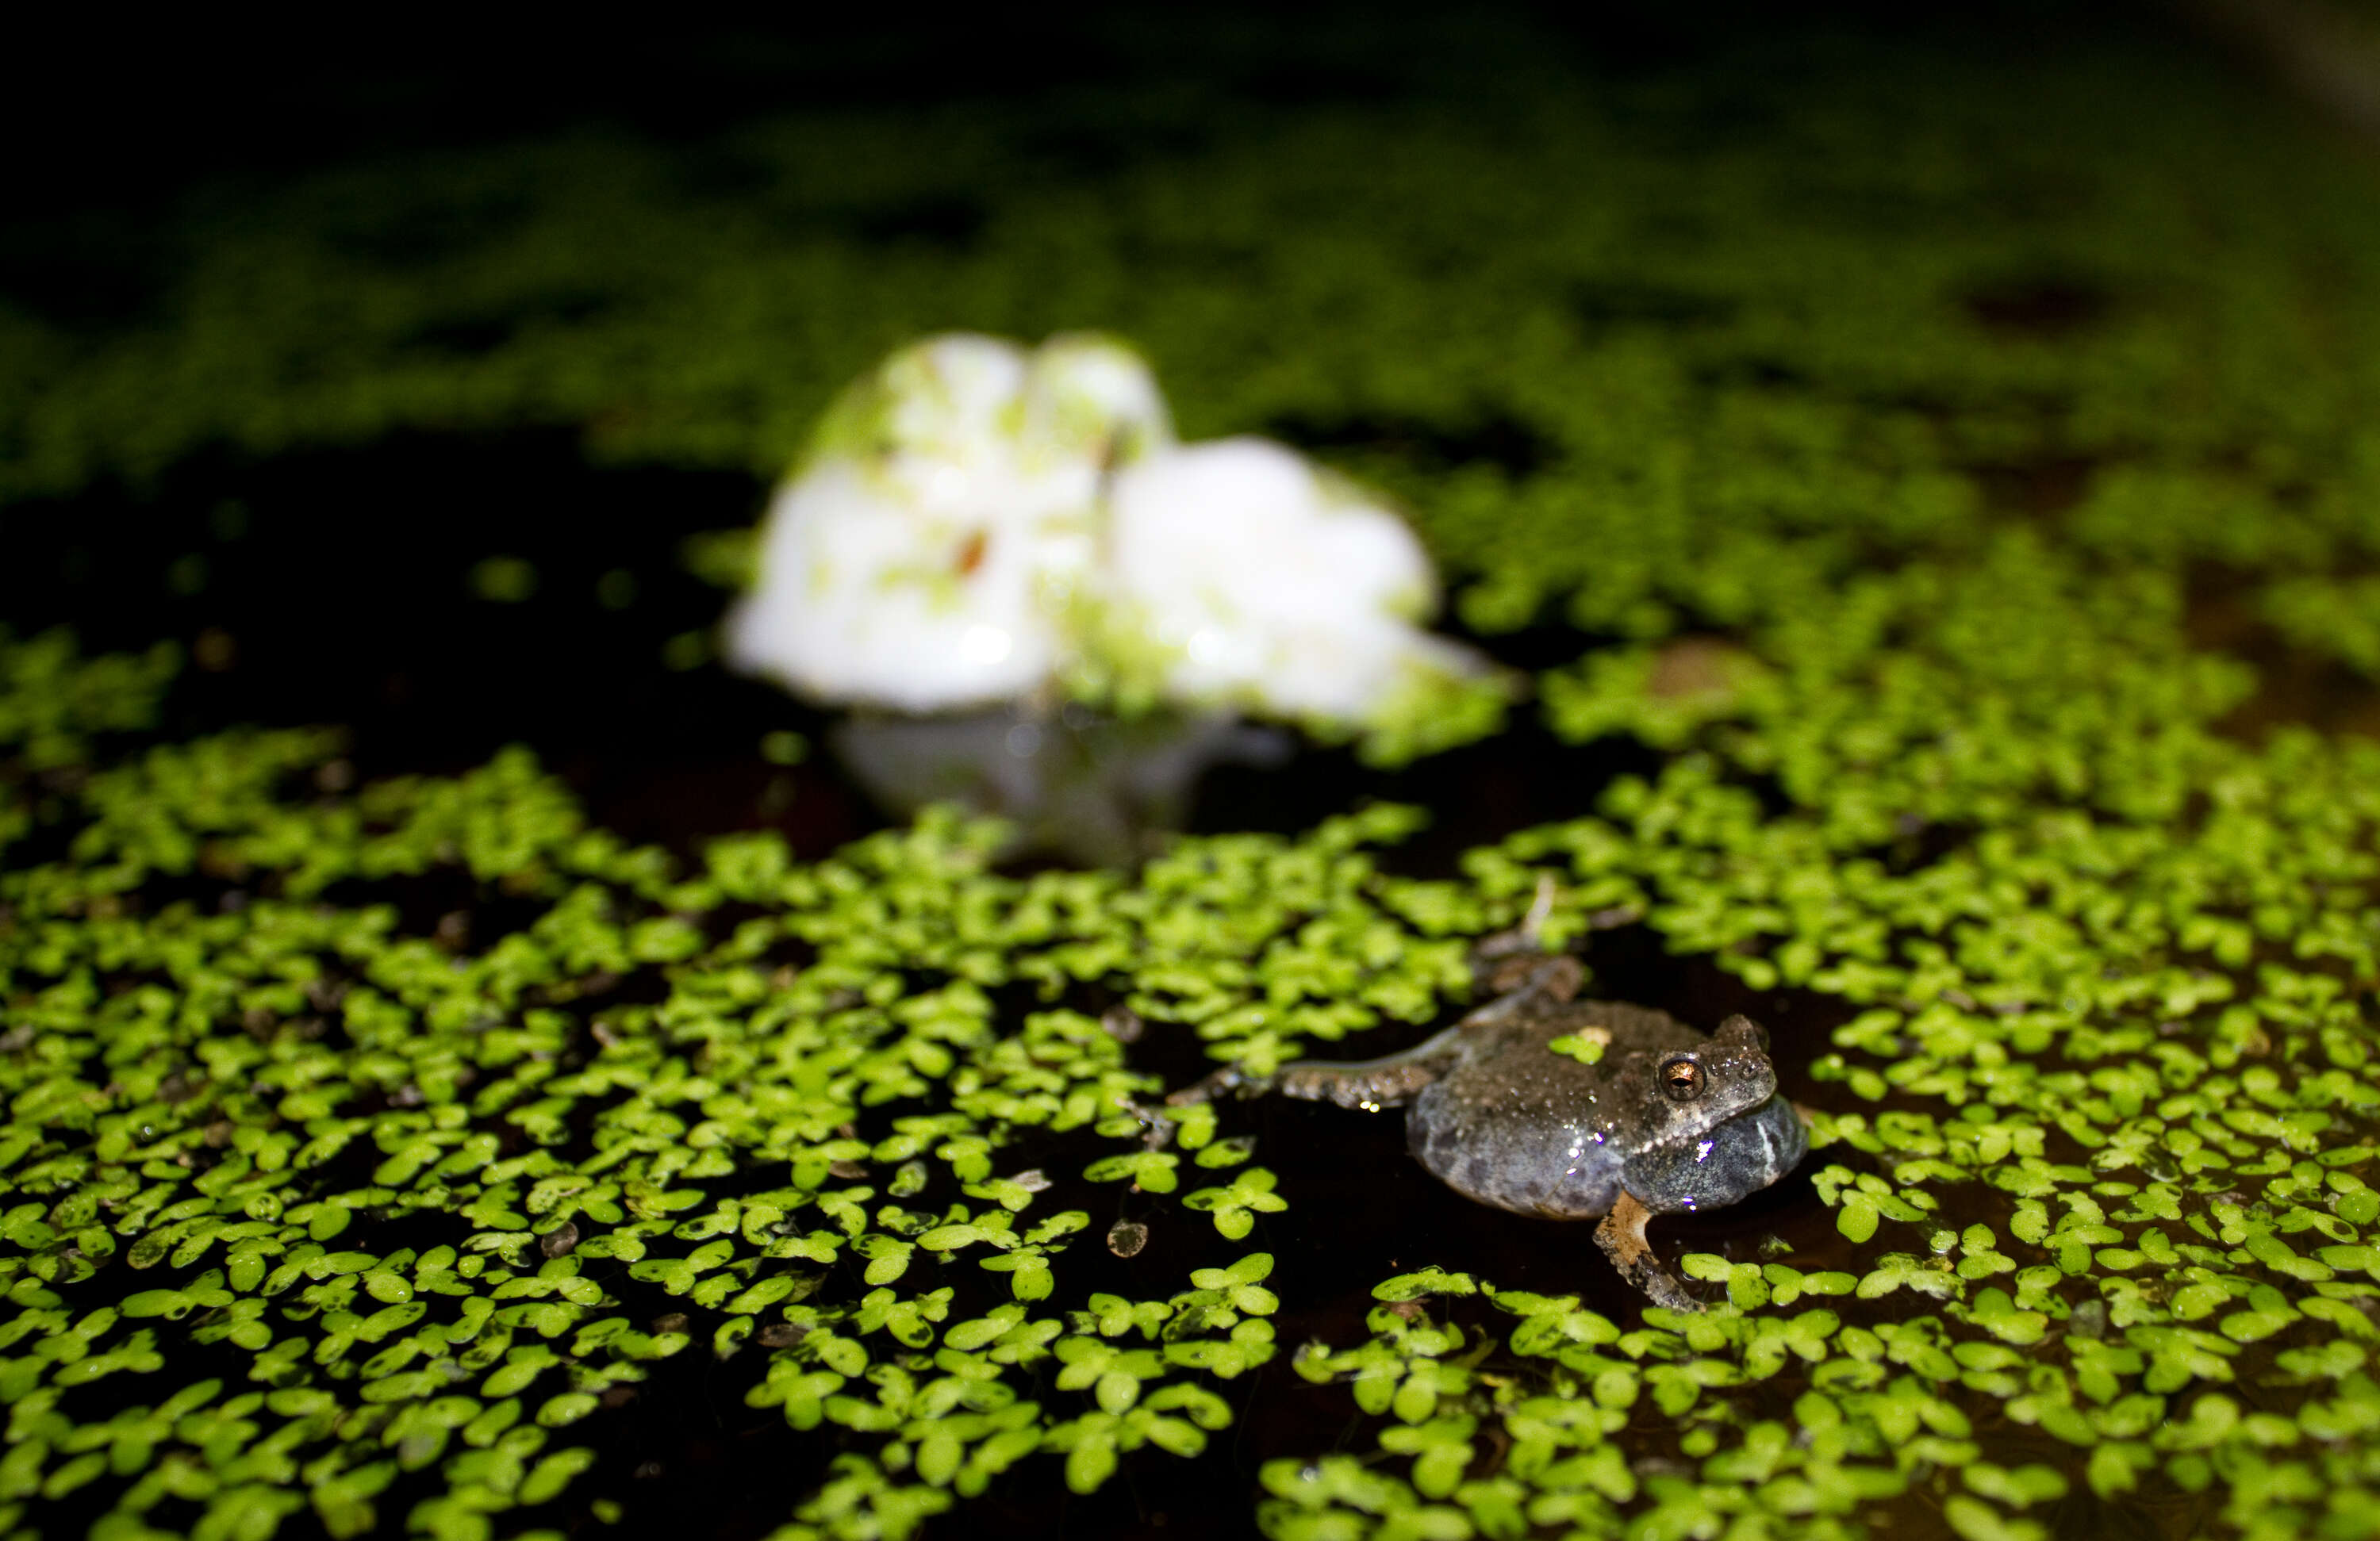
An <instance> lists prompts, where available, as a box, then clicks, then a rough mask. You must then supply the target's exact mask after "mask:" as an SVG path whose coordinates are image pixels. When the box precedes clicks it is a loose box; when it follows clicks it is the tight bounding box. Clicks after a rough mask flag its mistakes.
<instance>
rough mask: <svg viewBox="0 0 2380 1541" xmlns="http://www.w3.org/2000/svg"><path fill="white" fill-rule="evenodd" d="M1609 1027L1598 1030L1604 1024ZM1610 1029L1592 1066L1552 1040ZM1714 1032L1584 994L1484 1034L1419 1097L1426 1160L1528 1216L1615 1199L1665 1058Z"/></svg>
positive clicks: (1420, 1144) (1442, 1176) (1589, 1210)
mask: <svg viewBox="0 0 2380 1541" xmlns="http://www.w3.org/2000/svg"><path fill="white" fill-rule="evenodd" d="M1598 1030H1599V1032H1598ZM1581 1033H1585V1034H1588V1035H1591V1036H1600V1034H1601V1033H1608V1034H1609V1043H1608V1044H1607V1046H1606V1048H1605V1050H1604V1054H1603V1058H1602V1059H1601V1060H1600V1061H1598V1062H1597V1063H1595V1064H1592V1065H1587V1064H1582V1063H1580V1062H1578V1061H1577V1060H1575V1059H1573V1058H1572V1057H1571V1056H1569V1055H1567V1054H1558V1053H1555V1052H1554V1051H1553V1050H1550V1049H1549V1048H1548V1047H1547V1046H1548V1044H1550V1043H1551V1042H1552V1041H1553V1040H1554V1039H1555V1038H1557V1037H1563V1036H1565V1035H1570V1034H1581ZM1708 1041H1709V1040H1708V1038H1707V1037H1705V1035H1703V1034H1701V1033H1699V1032H1696V1031H1695V1030H1694V1028H1692V1027H1689V1026H1687V1025H1685V1024H1684V1023H1682V1022H1680V1021H1678V1020H1677V1019H1676V1018H1675V1017H1673V1016H1670V1014H1669V1013H1666V1012H1657V1011H1653V1010H1651V1009H1649V1008H1647V1007H1644V1006H1632V1005H1628V1004H1625V1003H1624V1002H1621V1001H1573V1002H1571V1003H1569V1004H1567V1005H1563V1006H1560V1007H1558V1008H1555V1009H1553V1010H1551V1011H1548V1012H1544V1013H1536V1014H1533V1015H1532V1016H1530V1017H1528V1018H1527V1019H1525V1020H1516V1021H1512V1022H1510V1023H1507V1024H1504V1025H1500V1026H1498V1027H1496V1028H1495V1029H1493V1030H1491V1031H1488V1032H1486V1033H1482V1034H1481V1035H1480V1036H1479V1037H1478V1039H1477V1040H1476V1041H1475V1042H1473V1043H1470V1044H1466V1045H1465V1047H1464V1053H1463V1058H1462V1060H1461V1061H1460V1062H1458V1063H1457V1064H1456V1065H1455V1066H1454V1068H1453V1069H1451V1070H1450V1071H1449V1072H1447V1073H1446V1074H1444V1075H1443V1076H1441V1077H1440V1078H1439V1080H1438V1081H1436V1082H1435V1083H1433V1084H1432V1085H1431V1086H1428V1087H1427V1089H1426V1090H1424V1091H1423V1092H1422V1093H1421V1095H1420V1096H1419V1097H1418V1098H1415V1101H1414V1104H1413V1108H1412V1110H1411V1111H1410V1112H1409V1113H1407V1114H1406V1117H1405V1135H1406V1139H1407V1142H1408V1144H1409V1145H1410V1146H1411V1147H1412V1150H1413V1153H1414V1156H1415V1159H1417V1160H1419V1161H1420V1162H1421V1164H1422V1165H1423V1166H1424V1167H1426V1168H1427V1169H1428V1171H1430V1172H1431V1174H1432V1175H1434V1176H1436V1177H1437V1178H1439V1180H1440V1181H1441V1182H1443V1183H1446V1184H1447V1185H1448V1186H1449V1187H1451V1188H1453V1189H1454V1190H1455V1191H1456V1192H1458V1193H1461V1194H1463V1195H1466V1196H1468V1197H1471V1198H1474V1199H1476V1200H1478V1201H1479V1202H1480V1203H1482V1204H1492V1205H1495V1206H1496V1207H1499V1208H1502V1209H1513V1210H1518V1211H1519V1212H1521V1213H1523V1214H1536V1215H1549V1216H1555V1217H1560V1218H1563V1219H1580V1218H1585V1217H1588V1216H1593V1215H1600V1214H1602V1213H1604V1212H1605V1211H1606V1210H1608V1209H1609V1208H1610V1207H1611V1204H1612V1200H1613V1198H1614V1197H1615V1196H1616V1195H1618V1193H1619V1188H1620V1176H1621V1167H1622V1166H1623V1165H1624V1164H1625V1162H1626V1161H1627V1159H1628V1158H1629V1157H1630V1156H1631V1155H1632V1154H1633V1153H1634V1152H1635V1150H1636V1149H1638V1148H1640V1142H1639V1141H1638V1139H1637V1138H1636V1137H1635V1136H1636V1135H1637V1134H1638V1133H1639V1131H1638V1129H1637V1127H1636V1124H1635V1121H1636V1120H1637V1119H1638V1118H1639V1116H1640V1110H1642V1109H1643V1108H1644V1107H1645V1102H1646V1099H1647V1098H1651V1097H1653V1096H1655V1095H1657V1094H1656V1093H1655V1091H1654V1087H1653V1075H1654V1071H1655V1068H1656V1067H1657V1066H1658V1064H1659V1062H1661V1061H1662V1060H1663V1059H1664V1058H1666V1057H1667V1056H1669V1055H1670V1054H1673V1053H1675V1052H1677V1051H1679V1050H1694V1049H1698V1048H1700V1047H1702V1046H1703V1045H1704V1044H1706V1043H1707V1042H1708Z"/></svg>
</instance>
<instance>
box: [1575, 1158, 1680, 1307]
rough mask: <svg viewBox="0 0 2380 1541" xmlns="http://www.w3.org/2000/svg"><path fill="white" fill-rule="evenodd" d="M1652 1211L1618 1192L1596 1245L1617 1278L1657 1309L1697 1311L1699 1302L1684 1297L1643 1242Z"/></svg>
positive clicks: (1597, 1230)
mask: <svg viewBox="0 0 2380 1541" xmlns="http://www.w3.org/2000/svg"><path fill="white" fill-rule="evenodd" d="M1652 1218H1653V1211H1652V1210H1650V1209H1647V1208H1645V1206H1644V1205H1643V1204H1642V1203H1641V1202H1640V1201H1639V1200H1638V1199H1637V1197H1636V1195H1634V1194H1632V1193H1630V1192H1629V1191H1628V1190H1627V1189H1625V1188H1622V1189H1621V1190H1620V1196H1619V1197H1618V1198H1616V1199H1614V1200H1613V1201H1612V1205H1611V1212H1610V1213H1609V1214H1607V1215H1605V1216H1604V1217H1603V1223H1602V1224H1601V1225H1598V1226H1597V1227H1596V1228H1595V1241H1596V1244H1597V1245H1598V1246H1600V1247H1601V1248H1603V1253H1604V1256H1607V1257H1609V1258H1610V1259H1611V1266H1612V1267H1613V1268H1618V1269H1619V1270H1620V1277H1621V1278H1622V1279H1624V1280H1628V1282H1629V1283H1631V1284H1633V1285H1635V1286H1636V1288H1637V1289H1639V1290H1642V1291H1643V1292H1645V1296H1646V1298H1648V1299H1650V1300H1651V1301H1652V1303H1653V1304H1656V1305H1666V1306H1668V1307H1669V1308H1670V1310H1672V1311H1699V1310H1701V1309H1702V1308H1703V1306H1702V1302H1700V1301H1698V1300H1696V1299H1695V1298H1694V1296H1692V1295H1690V1294H1688V1293H1686V1287H1685V1286H1684V1285H1682V1284H1681V1283H1679V1282H1678V1280H1677V1276H1676V1275H1674V1274H1672V1273H1670V1270H1669V1269H1668V1268H1664V1267H1662V1266H1661V1258H1660V1255H1659V1254H1658V1253H1656V1252H1655V1251H1654V1250H1653V1244H1652V1243H1651V1242H1650V1241H1648V1240H1647V1239H1646V1238H1645V1222H1646V1221H1647V1220H1650V1219H1652Z"/></svg>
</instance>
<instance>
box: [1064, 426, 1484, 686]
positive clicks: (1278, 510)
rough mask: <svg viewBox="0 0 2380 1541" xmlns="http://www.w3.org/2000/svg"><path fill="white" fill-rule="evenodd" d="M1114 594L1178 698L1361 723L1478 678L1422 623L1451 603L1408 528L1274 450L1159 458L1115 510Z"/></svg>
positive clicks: (1234, 446) (1140, 471) (1134, 479)
mask: <svg viewBox="0 0 2380 1541" xmlns="http://www.w3.org/2000/svg"><path fill="white" fill-rule="evenodd" d="M1110 519H1111V526H1110V533H1109V540H1110V563H1111V566H1110V571H1109V574H1108V576H1109V578H1110V580H1111V588H1110V593H1111V602H1112V603H1113V604H1114V605H1115V606H1116V608H1117V611H1118V613H1119V617H1120V619H1122V620H1123V624H1124V625H1136V626H1137V627H1138V628H1139V629H1140V630H1141V632H1142V634H1143V636H1144V637H1146V639H1147V641H1148V642H1149V643H1152V644H1154V645H1155V647H1156V649H1158V650H1159V652H1160V655H1161V656H1163V657H1165V658H1166V659H1167V660H1168V661H1169V662H1168V663H1167V665H1166V675H1165V692H1166V694H1167V695H1169V696H1171V697H1172V698H1176V699H1185V700H1191V701H1199V702H1209V701H1245V702H1250V703H1253V704H1256V705H1258V706H1260V707H1262V708H1263V709H1265V710H1269V711H1272V712H1277V713H1280V714H1282V715H1285V716H1303V717H1319V718H1326V719H1330V720H1333V721H1338V722H1363V721H1366V719H1368V718H1370V717H1371V716H1373V715H1374V714H1375V713H1376V711H1377V710H1378V708H1379V707H1380V706H1381V705H1382V704H1383V703H1384V702H1385V701H1386V700H1387V699H1388V698H1389V697H1390V694H1391V693H1392V692H1393V691H1394V690H1395V689H1396V688H1397V687H1398V686H1400V685H1402V684H1403V683H1405V682H1406V681H1407V680H1408V679H1410V678H1411V676H1412V674H1413V673H1414V672H1415V670H1420V671H1423V672H1425V673H1470V672H1472V671H1473V665H1472V662H1471V660H1470V655H1469V654H1468V652H1467V651H1466V650H1465V649H1461V648H1458V647H1456V646H1455V645H1453V644H1451V643H1449V642H1446V641H1444V640H1442V639H1440V638H1438V637H1431V636H1430V635H1429V634H1427V632H1424V631H1422V630H1421V629H1420V628H1419V627H1417V626H1416V625H1414V624H1413V622H1414V619H1415V618H1416V617H1418V616H1421V615H1424V614H1427V613H1428V611H1429V609H1430V608H1431V606H1432V604H1433V602H1434V601H1435V596H1436V588H1437V585H1436V581H1435V578H1434V576H1433V575H1432V573H1431V571H1430V564H1429V557H1428V555H1427V553H1426V552H1424V551H1423V550H1422V546H1421V542H1420V541H1419V540H1416V539H1415V537H1414V533H1413V531H1412V530H1410V529H1408V528H1406V527H1405V524H1404V522H1403V520H1402V519H1400V518H1398V517H1397V516H1395V515H1394V514H1392V513H1390V512H1389V511H1388V510H1387V509H1385V508H1382V507H1379V506H1378V505H1377V504H1371V503H1368V502H1366V501H1365V500H1364V498H1363V495H1362V494H1361V493H1360V492H1358V491H1356V490H1355V489H1354V487H1352V486H1351V485H1349V484H1347V483H1345V482H1342V481H1340V480H1339V479H1336V478H1333V477H1330V476H1329V475H1328V474H1327V473H1321V472H1318V471H1317V470H1316V469H1315V467H1313V466H1311V465H1310V464H1308V463H1307V462H1306V461H1305V459H1304V457H1302V456H1300V455H1297V454H1296V453H1294V452H1293V451H1291V450H1289V449H1286V448H1284V447H1282V446H1281V445H1279V444H1275V443H1269V442H1267V441H1265V440H1262V439H1226V440H1222V441H1220V442H1218V443H1208V444H1194V445H1188V446H1185V447H1183V448H1180V449H1175V450H1172V451H1168V452H1165V453H1163V454H1160V455H1151V456H1149V457H1148V458H1147V459H1145V460H1143V461H1142V462H1141V463H1139V464H1138V465H1136V466H1134V467H1130V468H1128V469H1126V470H1124V471H1123V472H1121V473H1119V474H1118V476H1117V477H1116V479H1115V485H1114V488H1113V491H1112V493H1111V502H1110Z"/></svg>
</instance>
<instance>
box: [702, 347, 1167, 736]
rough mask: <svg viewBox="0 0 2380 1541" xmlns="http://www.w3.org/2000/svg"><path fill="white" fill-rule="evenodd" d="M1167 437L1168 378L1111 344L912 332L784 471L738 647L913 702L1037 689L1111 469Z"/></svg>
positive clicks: (836, 694) (848, 687)
mask: <svg viewBox="0 0 2380 1541" xmlns="http://www.w3.org/2000/svg"><path fill="white" fill-rule="evenodd" d="M1171 438H1172V429H1171V426H1170V424H1169V423H1168V422H1167V420H1166V417H1165V407H1164V402H1163V400H1162V398H1161V397H1160V395H1159V394H1158V390H1157V382H1155V381H1154V380H1153V379H1151V378H1149V375H1148V370H1147V367H1146V366H1145V365H1143V364H1142V363H1141V362H1140V360H1139V359H1138V358H1135V356H1134V355H1133V354H1132V353H1131V352H1129V351H1128V350H1126V349H1124V348H1123V347H1121V346H1117V345H1115V344H1113V343H1109V342H1105V341H1102V340H1099V339H1096V338H1077V337H1061V338H1056V339H1053V340H1052V341H1051V342H1050V344H1048V345H1047V346H1044V347H1042V348H1041V349H1040V350H1039V351H1038V353H1035V354H1032V355H1027V354H1026V351H1025V350H1024V349H1023V348H1020V347H1018V346H1015V345H1014V344H1011V343H1006V342H1002V341H999V340H998V339H995V338H990V337H978V336H971V335H966V334H956V335H952V336H945V337H938V338H935V339H933V340H931V341H929V342H925V343H920V344H918V345H917V346H912V347H908V348H905V349H903V350H902V351H901V352H899V353H896V354H894V355H893V356H892V358H888V359H887V360H885V362H884V363H883V364H882V365H881V366H880V367H879V368H878V370H876V371H875V372H874V373H873V374H871V375H869V376H868V377H867V378H866V379H864V380H862V381H860V382H858V383H857V384H856V385H854V386H853V387H852V388H851V389H850V390H848V391H846V392H845V393H844V396H843V397H842V399H841V400H839V401H838V402H837V403H836V404H835V405H834V406H833V407H832V409H830V411H829V412H828V414H827V417H826V420H825V421H824V422H823V423H822V424H821V425H820V431H819V436H818V442H817V444H816V446H815V447H814V449H813V450H812V453H811V455H810V456H809V458H808V459H807V462H806V463H805V464H804V466H803V467H801V468H800V469H799V470H798V472H797V473H796V474H795V476H794V477H793V478H792V479H789V480H788V481H787V482H786V483H785V484H784V485H783V487H782V488H780V489H779V490H778V492H777V495H776V498H775V500H774V501H773V502H772V503H771V505H770V509H769V516H768V521H767V525H766V528H765V529H764V532H763V535H762V541H761V548H760V552H759V582H758V584H757V585H756V587H755V588H754V590H753V592H752V593H751V595H750V596H749V597H747V599H746V601H744V602H743V603H742V604H741V605H739V606H738V607H737V608H736V611H735V613H734V614H733V615H732V616H731V617H730V618H729V620H728V624H727V656H728V658H729V661H731V662H733V663H735V665H736V666H737V667H739V668H742V669H745V670H747V671H748V672H751V673H760V674H767V675H771V676H772V677H774V678H776V679H778V680H781V681H782V682H783V683H784V684H786V685H788V686H792V687H793V688H795V690H797V691H800V692H801V693H802V694H804V695H807V696H811V697H814V698H819V699H821V700H829V701H850V702H864V703H869V704H874V705H880V706H889V707H896V708H899V709H901V710H908V711H937V710H943V709H945V708H949V707H954V706H967V705H979V704H983V703H987V702H991V701H997V700H1003V699H1007V698H1012V697H1016V696H1021V695H1024V694H1026V693H1027V692H1030V691H1032V690H1033V689H1035V688H1037V687H1038V686H1040V685H1041V684H1042V683H1043V682H1044V681H1046V680H1047V679H1049V677H1050V674H1051V673H1052V671H1053V670H1054V669H1056V668H1057V666H1058V665H1059V663H1060V661H1061V660H1062V653H1063V644H1062V636H1061V621H1062V617H1063V615H1064V614H1065V613H1066V611H1067V608H1068V600H1069V598H1070V596H1071V595H1072V594H1073V593H1074V592H1075V588H1076V586H1077V584H1078V583H1079V581H1080V579H1081V577H1082V576H1083V574H1084V572H1085V570H1086V569H1087V567H1088V566H1089V565H1090V564H1091V562H1092V559H1093V556H1094V554H1095V552H1096V546H1097V538H1098V533H1099V498H1100V485H1101V480H1102V478H1103V477H1104V476H1105V474H1106V473H1107V471H1108V469H1109V467H1111V464H1112V463H1114V462H1116V461H1118V460H1119V459H1123V458H1129V457H1130V456H1131V455H1137V454H1141V453H1145V452H1146V451H1147V449H1148V448H1150V447H1153V446H1155V445H1158V444H1161V443H1168V442H1170V441H1171Z"/></svg>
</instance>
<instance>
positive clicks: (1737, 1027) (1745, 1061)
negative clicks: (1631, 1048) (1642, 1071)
mask: <svg viewBox="0 0 2380 1541" xmlns="http://www.w3.org/2000/svg"><path fill="white" fill-rule="evenodd" d="M1653 1089H1654V1093H1655V1098H1656V1100H1657V1101H1658V1102H1661V1103H1665V1104H1667V1113H1668V1117H1667V1119H1666V1120H1665V1121H1664V1122H1667V1123H1668V1125H1669V1126H1670V1133H1671V1135H1672V1136H1673V1137H1674V1136H1675V1135H1686V1134H1692V1133H1694V1132H1697V1131H1700V1130H1705V1129H1710V1128H1713V1127H1716V1126H1717V1125H1718V1124H1721V1123H1724V1122H1727V1121H1728V1120H1729V1119H1731V1118H1733V1117H1735V1116H1736V1115H1737V1114H1738V1113H1742V1112H1745V1111H1748V1110H1751V1109H1754V1108H1757V1107H1758V1106H1760V1104H1762V1103H1763V1102H1766V1101H1767V1100H1768V1099H1769V1098H1771V1097H1773V1096H1775V1095H1776V1093H1777V1067H1776V1066H1775V1065H1774V1064H1771V1063H1770V1062H1769V1059H1768V1030H1767V1028H1765V1027H1763V1026H1761V1025H1760V1024H1758V1023H1756V1022H1755V1021H1753V1020H1752V1019H1751V1018H1750V1017H1748V1016H1744V1015H1743V1014H1742V1013H1738V1014H1736V1015H1734V1016H1731V1017H1729V1018H1728V1019H1727V1020H1726V1021H1725V1022H1722V1023H1720V1024H1719V1025H1718V1031H1717V1032H1715V1033H1713V1034H1712V1035H1711V1036H1710V1037H1709V1038H1708V1039H1707V1040H1706V1041H1705V1042H1704V1043H1702V1044H1700V1045H1698V1046H1697V1047H1695V1048H1693V1049H1681V1050H1672V1051H1671V1052H1670V1053H1667V1054H1664V1055H1662V1056H1661V1058H1660V1059H1659V1060H1658V1062H1655V1064H1654V1066H1653Z"/></svg>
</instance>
